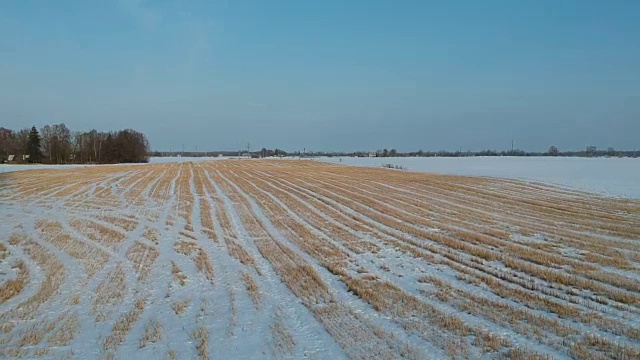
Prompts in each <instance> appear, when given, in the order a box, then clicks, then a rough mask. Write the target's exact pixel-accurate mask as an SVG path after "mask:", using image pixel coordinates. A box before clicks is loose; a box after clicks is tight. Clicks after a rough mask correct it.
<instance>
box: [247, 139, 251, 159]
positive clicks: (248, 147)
mask: <svg viewBox="0 0 640 360" xmlns="http://www.w3.org/2000/svg"><path fill="white" fill-rule="evenodd" d="M247 156H248V157H251V143H249V142H248V141H247Z"/></svg>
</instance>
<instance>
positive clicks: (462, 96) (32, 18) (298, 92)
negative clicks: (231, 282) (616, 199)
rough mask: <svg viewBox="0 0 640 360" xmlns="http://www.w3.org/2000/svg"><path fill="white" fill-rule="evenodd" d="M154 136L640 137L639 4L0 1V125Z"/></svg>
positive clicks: (210, 144) (527, 140)
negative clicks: (48, 125) (56, 125)
mask: <svg viewBox="0 0 640 360" xmlns="http://www.w3.org/2000/svg"><path fill="white" fill-rule="evenodd" d="M60 122H64V123H66V124H67V126H69V127H70V128H72V129H74V130H89V129H91V128H97V129H100V130H111V129H118V128H124V127H127V128H134V129H137V130H140V131H142V132H144V133H146V134H147V135H148V137H149V140H150V142H151V145H152V148H153V149H158V150H169V149H174V150H176V149H180V148H181V147H182V144H184V145H185V148H186V149H190V150H195V148H196V146H197V147H198V149H199V150H213V149H230V150H231V149H239V148H244V147H245V146H246V142H247V141H250V142H251V144H252V146H253V147H256V148H261V147H269V148H273V147H280V148H284V149H286V150H291V151H293V150H298V149H300V150H301V149H302V148H303V147H304V148H306V149H307V150H360V149H362V150H375V149H379V148H385V147H386V148H393V147H395V148H397V149H398V150H401V151H405V150H417V149H420V148H422V149H424V150H439V149H448V150H454V149H456V150H457V149H458V148H460V147H462V148H463V149H470V150H480V149H484V148H492V149H507V148H510V146H511V140H512V139H513V140H514V141H515V144H516V147H517V148H521V149H525V150H546V149H547V148H548V147H549V146H550V145H556V146H557V147H558V148H560V149H561V150H566V149H583V148H584V147H585V146H586V145H596V146H598V147H607V146H614V147H616V148H625V149H634V148H637V149H640V1H637V0H633V1H590V0H578V1H570V0H560V1H559V0H550V1H542V0H530V1H526V0H523V1H511V0H509V1H507V0H505V1H490V0H488V1H475V0H473V1H427V0H420V1H409V0H389V1H382V0H348V1H346V0H323V1H317V0H313V1H311V0H297V1H294V0H291V1H284V0H282V1H277V0H273V1H266V0H254V1H242V0H238V1H236V0H233V1H232V0H227V1H214V0H195V1H186V0H185V1H166V0H165V1H141V0H104V1H99V0H94V1H80V0H77V1H68V0H67V1H65V0H58V1H41V0H2V1H0V126H5V127H11V128H21V127H26V126H31V125H32V124H35V125H36V126H42V125H44V124H45V123H60Z"/></svg>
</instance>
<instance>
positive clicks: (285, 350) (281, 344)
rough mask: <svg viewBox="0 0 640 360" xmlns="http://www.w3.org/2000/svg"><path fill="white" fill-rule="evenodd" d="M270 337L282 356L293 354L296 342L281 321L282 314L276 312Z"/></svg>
mask: <svg viewBox="0 0 640 360" xmlns="http://www.w3.org/2000/svg"><path fill="white" fill-rule="evenodd" d="M271 336H272V337H273V341H274V342H275V345H276V348H277V349H278V351H279V352H281V353H282V354H284V355H290V354H292V353H293V351H294V349H295V347H296V342H295V340H294V339H293V336H291V332H290V331H289V329H288V328H287V327H286V325H285V324H284V322H283V320H282V314H281V313H280V312H277V313H276V315H275V320H274V322H273V324H272V325H271Z"/></svg>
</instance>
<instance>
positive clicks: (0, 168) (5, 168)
mask: <svg viewBox="0 0 640 360" xmlns="http://www.w3.org/2000/svg"><path fill="white" fill-rule="evenodd" d="M87 166H92V165H42V164H34V165H23V164H20V165H14V164H0V173H7V172H13V171H23V170H47V169H56V170H60V169H73V168H82V167H87Z"/></svg>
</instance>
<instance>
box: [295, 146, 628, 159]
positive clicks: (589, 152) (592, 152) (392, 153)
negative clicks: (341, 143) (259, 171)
mask: <svg viewBox="0 0 640 360" xmlns="http://www.w3.org/2000/svg"><path fill="white" fill-rule="evenodd" d="M293 155H295V156H307V157H318V156H327V157H337V156H344V157H383V158H384V157H469V156H567V157H633V158H637V157H640V151H637V150H617V149H614V148H613V147H608V148H607V149H598V148H596V147H595V146H587V147H586V148H585V149H584V150H577V151H573V150H572V151H560V150H559V149H558V148H557V147H555V146H551V147H550V148H549V149H548V150H547V151H544V152H535V151H524V150H519V149H513V150H502V151H498V150H489V149H487V150H481V151H461V150H460V151H446V150H441V151H423V150H418V151H408V152H399V151H397V150H396V149H391V150H388V149H382V150H377V151H375V152H370V151H353V152H324V151H310V152H306V153H305V154H301V153H300V152H296V153H293Z"/></svg>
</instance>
